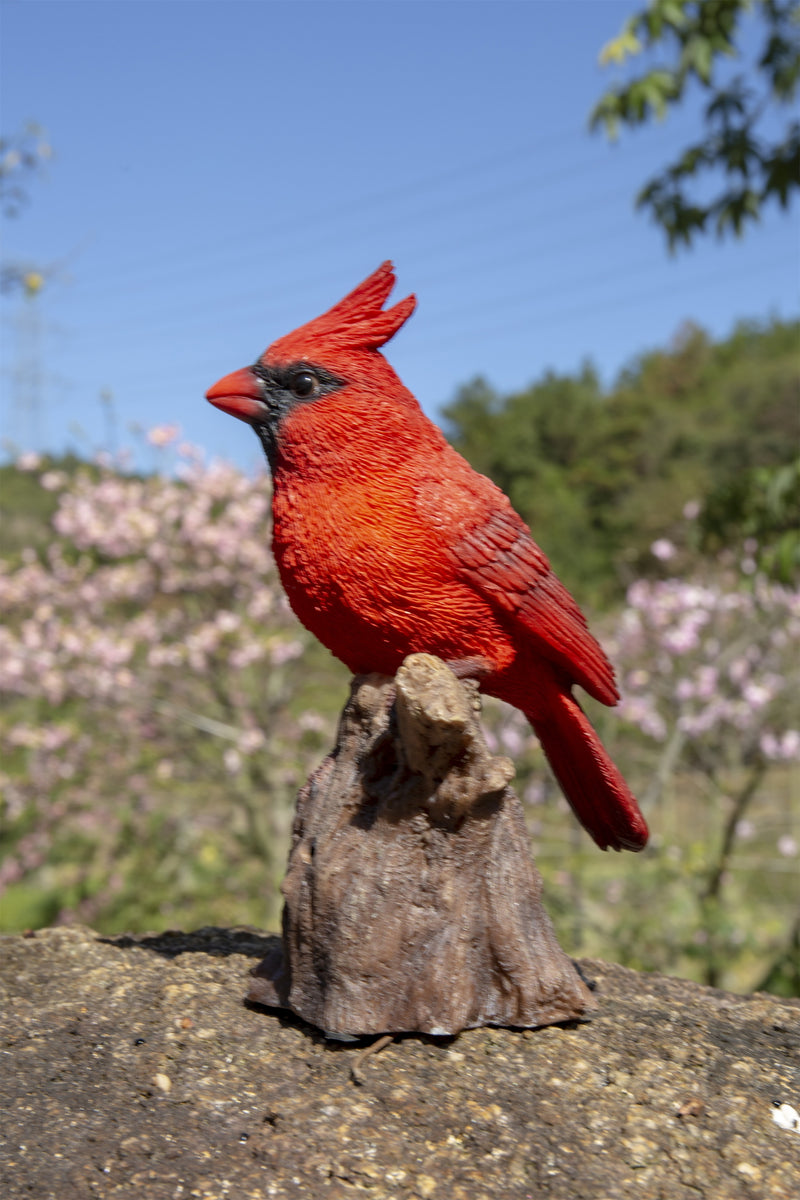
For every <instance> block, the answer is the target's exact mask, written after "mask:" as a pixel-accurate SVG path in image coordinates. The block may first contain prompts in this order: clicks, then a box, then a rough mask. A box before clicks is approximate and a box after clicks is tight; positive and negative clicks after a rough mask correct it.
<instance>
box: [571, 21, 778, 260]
mask: <svg viewBox="0 0 800 1200" xmlns="http://www.w3.org/2000/svg"><path fill="white" fill-rule="evenodd" d="M753 8H755V10H756V12H757V14H758V17H759V18H760V36H761V39H762V41H761V48H760V52H759V54H758V57H757V60H756V62H755V63H753V64H751V65H749V66H748V70H747V74H746V75H743V74H737V75H735V76H734V77H733V78H728V77H727V76H728V74H729V72H727V71H726V65H727V64H729V63H730V62H731V60H732V59H735V58H736V57H737V56H738V54H739V49H738V47H737V40H738V39H739V36H740V32H741V22H742V20H743V18H744V17H745V15H746V13H747V12H748V10H750V11H752V9H753ZM799 17H800V6H798V3H797V0H756V4H755V5H753V4H752V3H750V0H650V3H649V5H648V7H647V8H646V9H645V10H644V11H642V12H639V13H636V14H635V15H634V16H632V17H631V18H630V19H629V20H628V21H627V22H626V23H625V26H624V28H623V30H622V33H621V34H620V35H619V37H617V38H615V39H614V40H613V41H611V42H609V44H608V45H607V46H606V47H605V49H604V51H603V54H602V55H601V61H602V62H604V63H609V62H616V63H622V62H624V61H625V59H627V58H629V57H631V56H635V55H637V54H640V53H642V52H643V51H648V52H650V53H651V54H652V52H654V51H655V52H656V53H658V54H659V55H664V54H666V65H665V64H664V63H663V62H662V61H660V62H659V63H658V64H657V65H656V66H655V67H653V68H651V69H649V70H645V71H644V72H643V73H641V74H639V75H637V76H636V77H635V78H632V79H628V80H627V81H626V82H625V83H622V84H618V85H615V86H613V87H611V88H609V89H608V91H606V92H605V93H604V94H603V96H601V98H600V100H599V101H598V103H597V104H596V106H595V108H594V110H593V112H592V114H591V118H590V122H591V125H592V128H597V126H602V127H603V128H604V129H605V130H606V132H607V133H608V134H609V136H610V137H615V136H616V134H617V132H618V130H619V127H620V125H627V126H629V127H631V128H633V127H635V126H637V125H642V124H644V123H646V122H648V121H651V120H652V118H653V117H663V116H664V114H665V113H666V112H667V110H668V109H669V108H671V107H672V106H674V105H677V104H679V103H680V102H681V100H682V99H683V98H684V96H685V94H686V91H687V89H688V88H689V87H690V86H691V85H695V86H699V87H700V88H701V89H702V90H703V91H704V92H705V93H706V95H707V96H708V100H707V103H706V106H705V110H704V130H703V133H702V136H701V138H700V140H699V141H697V142H695V143H694V144H693V145H691V146H688V147H687V148H686V150H685V151H684V152H683V153H682V154H681V155H680V156H679V157H678V158H677V159H676V161H675V162H673V163H671V164H670V165H669V166H668V167H666V168H665V170H664V171H662V172H661V173H660V174H659V175H657V176H656V177H655V178H654V179H651V180H650V181H649V182H648V183H647V184H645V186H644V187H643V188H642V190H641V191H640V193H639V195H638V197H637V205H638V206H639V207H640V208H644V209H646V210H648V211H649V212H650V213H651V215H652V216H653V217H654V219H655V221H656V223H657V224H658V225H660V226H661V227H662V228H663V230H664V231H665V233H666V235H667V239H668V242H669V245H670V247H671V248H674V247H675V246H676V245H678V244H680V243H681V242H683V243H685V244H686V245H689V244H690V243H691V241H692V239H693V238H694V237H695V235H696V234H698V233H703V232H706V231H707V230H708V228H709V226H710V225H713V226H714V227H715V229H716V232H717V234H719V235H723V234H725V233H728V232H733V233H735V234H737V235H738V234H740V233H742V231H743V229H744V226H745V225H746V223H747V222H749V221H753V220H758V218H759V215H760V213H761V209H762V207H763V205H764V204H765V202H767V201H768V200H771V199H774V200H777V202H778V203H779V204H780V205H781V207H783V208H786V207H787V206H788V203H789V199H790V195H791V193H792V192H793V191H795V190H796V189H797V188H798V187H800V121H798V120H797V119H796V115H795V119H793V120H787V122H786V124H785V126H784V128H783V132H782V136H777V137H776V136H774V135H773V134H772V133H769V132H766V131H765V129H764V118H765V115H766V114H768V113H773V114H774V113H777V112H780V111H781V110H785V109H787V108H788V107H789V106H790V105H791V104H792V102H793V101H794V98H795V96H796V93H797V87H798V82H800V21H799V20H798V18H799ZM738 65H739V64H737V66H738ZM698 184H699V186H698ZM709 184H710V186H711V192H712V194H711V198H710V199H709V198H708V196H709V190H708V185H709Z"/></svg>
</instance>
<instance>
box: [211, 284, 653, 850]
mask: <svg viewBox="0 0 800 1200" xmlns="http://www.w3.org/2000/svg"><path fill="white" fill-rule="evenodd" d="M393 285H394V272H393V270H392V264H391V263H389V262H385V263H384V264H383V265H382V266H380V267H379V268H378V270H377V271H376V272H375V273H374V275H370V277H369V278H368V279H365V280H364V282H363V283H361V284H359V286H358V287H357V288H356V289H355V290H354V291H352V292H351V293H350V295H349V296H345V298H344V300H340V301H339V303H338V304H336V305H334V307H333V308H331V309H330V310H329V311H328V312H326V313H324V314H323V315H322V316H321V317H317V319H316V320H315V321H310V322H309V323H308V324H307V325H303V326H301V328H300V329H296V330H295V331H294V333H290V334H288V335H287V336H286V337H282V338H279V339H278V341H276V342H273V343H272V345H271V346H270V347H269V349H268V350H266V351H265V352H264V354H262V356H261V358H260V359H259V360H258V362H257V363H256V364H255V366H252V367H245V368H244V369H243V370H241V371H235V372H234V373H233V374H232V375H227V376H226V377H225V378H224V379H221V380H220V381H219V383H215V384H214V386H213V387H212V388H211V389H210V391H209V392H208V393H207V398H208V399H209V400H210V401H211V403H212V404H215V405H216V406H217V408H221V409H222V410H223V411H224V412H227V413H231V414H232V415H233V416H235V417H240V418H241V419H242V420H243V421H247V422H248V424H250V425H252V426H253V428H254V430H255V431H256V433H257V434H258V437H259V439H260V441H261V444H262V445H263V447H264V450H265V451H266V455H267V458H268V459H269V463H270V467H271V470H272V478H273V485H274V495H273V501H272V510H273V518H274V526H273V549H274V552H275V560H276V562H277V564H278V569H279V571H280V576H281V580H282V582H283V586H284V587H285V589H286V592H287V595H288V597H289V601H290V603H291V605H292V608H293V609H294V611H295V612H296V613H297V616H298V617H299V618H300V620H301V621H302V622H303V624H304V625H305V626H306V627H307V628H308V629H310V630H311V632H312V633H314V634H315V635H316V636H317V637H318V638H319V639H320V641H321V642H323V644H324V645H326V646H327V647H328V649H329V650H331V651H332V652H333V654H335V655H336V657H337V658H340V659H341V660H342V662H343V663H345V665H346V666H347V667H349V669H350V670H351V671H352V672H354V674H360V673H365V672H369V671H379V672H381V673H382V674H385V675H394V673H395V672H396V670H397V668H398V667H399V666H400V664H401V662H402V661H403V659H404V658H405V656H406V655H407V654H411V653H414V652H419V651H424V652H427V653H430V654H436V655H438V656H439V657H440V658H442V659H444V660H445V661H446V662H448V663H449V664H450V665H451V666H452V667H453V669H454V670H455V671H456V672H457V673H458V674H460V675H461V676H474V677H475V678H477V679H478V680H479V681H480V687H481V690H482V691H484V692H487V693H488V694H489V695H491V696H499V697H500V698H501V699H502V700H507V701H509V703H511V704H513V705H515V706H516V707H517V708H519V709H521V710H522V711H523V712H524V713H525V716H526V717H527V718H528V720H529V721H530V723H531V725H532V726H533V728H534V730H535V731H536V733H537V735H538V737H539V740H540V741H541V743H542V746H543V748H544V752H545V754H546V755H547V757H548V759H549V760H550V765H551V766H552V768H553V771H554V772H555V774H556V777H557V778H558V781H559V783H560V784H561V787H562V788H563V790H564V793H565V795H566V796H567V799H568V800H569V802H570V804H571V805H572V807H573V809H574V810H575V813H576V815H577V817H578V819H579V821H581V823H582V824H583V825H584V826H585V827H586V829H588V831H589V833H590V834H591V835H592V837H593V838H594V840H595V841H596V842H597V844H598V846H601V847H602V848H603V849H605V848H606V847H608V846H613V847H614V849H615V850H619V849H621V848H623V847H625V848H627V849H629V850H640V849H641V848H642V847H643V846H644V845H645V843H646V841H647V825H646V824H645V821H644V818H643V817H642V814H641V813H640V811H639V808H638V806H637V804H636V801H635V799H634V798H633V796H632V795H631V792H630V790H629V789H628V787H627V785H626V783H625V780H624V779H623V778H622V776H621V775H620V773H619V771H618V770H617V769H616V767H615V766H614V764H613V763H612V762H611V760H610V758H609V757H608V755H607V754H606V752H605V750H604V748H603V746H602V744H601V743H600V740H599V739H598V737H597V735H596V733H595V732H594V730H593V728H592V726H591V725H590V724H589V721H588V720H587V718H586V716H585V714H584V712H583V710H582V708H581V707H580V705H579V704H578V702H577V700H575V699H574V697H573V695H572V687H573V685H574V684H576V683H578V684H580V685H581V687H583V688H585V689H586V691H587V692H588V693H589V695H590V696H594V697H595V698H596V699H597V700H600V701H602V703H603V704H609V705H613V704H615V703H616V702H617V700H618V699H619V696H618V693H617V689H616V687H615V685H614V672H613V669H612V667H611V665H610V663H609V662H608V660H607V658H606V657H605V655H604V653H603V651H602V649H601V648H600V646H599V645H598V643H597V642H596V641H595V639H594V638H593V637H592V635H591V633H590V632H589V629H588V627H587V624H586V621H585V619H584V617H583V614H582V613H581V611H580V609H579V608H578V606H577V604H576V603H575V601H574V600H573V599H572V596H571V595H570V594H569V592H568V591H567V590H566V588H565V587H564V586H563V584H562V583H561V582H560V581H559V580H558V579H557V578H556V576H555V575H554V574H553V572H552V571H551V569H550V564H549V562H548V560H547V558H546V557H545V555H544V554H543V553H542V551H541V550H540V549H539V547H538V546H537V545H536V543H535V542H534V540H533V538H532V537H531V534H530V531H529V530H528V527H527V526H526V525H525V524H524V522H523V521H522V519H521V518H520V517H518V516H517V514H516V513H515V512H514V510H513V509H512V507H511V505H510V503H509V501H508V499H507V498H506V496H504V495H503V493H502V492H501V491H500V490H499V489H498V488H497V487H495V485H494V484H493V483H492V482H491V481H490V480H489V479H487V478H486V477H485V476H483V475H479V474H478V473H477V472H476V471H474V470H473V469H472V467H470V466H469V464H468V463H467V462H466V461H465V460H464V459H463V458H462V457H461V456H460V455H459V454H457V453H456V451H455V450H454V449H453V448H452V446H450V445H449V444H448V442H447V441H445V438H444V436H443V435H442V433H441V432H440V430H439V429H438V428H437V427H436V426H435V425H434V424H433V423H432V422H431V421H429V420H428V418H427V417H426V416H425V415H424V413H423V412H422V410H421V409H420V406H419V404H418V403H417V401H416V400H415V398H414V397H413V396H412V395H411V393H410V392H409V391H408V390H407V389H406V388H405V387H403V385H402V383H401V382H400V380H399V379H398V378H397V376H396V375H395V373H394V371H393V370H392V368H391V367H390V366H389V364H388V363H387V361H386V359H385V358H384V357H383V355H382V354H381V353H380V351H379V347H380V346H382V345H383V344H384V342H388V341H389V339H390V338H391V337H392V336H393V335H394V334H395V333H397V331H398V329H399V328H400V326H401V325H403V324H404V322H405V321H406V320H408V318H409V317H410V316H411V313H412V312H413V311H414V307H415V305H416V299H415V297H414V296H408V297H406V299H405V300H401V301H400V303H399V304H395V305H394V307H393V308H389V309H384V307H383V306H384V304H385V302H386V300H387V298H388V296H389V293H390V291H391V290H392V287H393Z"/></svg>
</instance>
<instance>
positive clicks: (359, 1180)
mask: <svg viewBox="0 0 800 1200" xmlns="http://www.w3.org/2000/svg"><path fill="white" fill-rule="evenodd" d="M274 943H275V939H274V938H271V937H269V936H267V935H264V934H259V933H258V932H256V931H254V930H249V929H202V930H199V931H198V932H196V933H166V934H160V935H137V936H126V937H117V938H103V937H101V936H100V935H98V934H96V933H94V932H92V931H91V930H89V929H80V928H61V929H45V930H41V931H39V932H37V933H36V934H35V935H33V936H26V937H23V936H20V937H5V938H2V939H0V1013H1V1014H2V1015H0V1031H1V1032H2V1051H3V1066H2V1070H0V1105H2V1111H3V1120H2V1128H1V1129H0V1138H1V1139H2V1141H0V1194H2V1196H3V1197H5V1198H6V1200H17V1198H18V1197H29V1198H30V1197H35V1198H36V1200H49V1198H51V1197H52V1198H54V1200H55V1198H56V1197H57V1198H58V1200H72V1198H73V1197H75V1198H81V1197H95V1196H101V1197H131V1198H133V1197H137V1198H141V1200H150V1198H152V1200H162V1198H163V1200H167V1198H170V1200H172V1198H175V1200H183V1198H184V1197H202V1198H204V1200H205V1198H208V1200H211V1198H212V1197H231V1200H261V1198H262V1197H264V1198H266V1197H276V1198H277V1200H283V1198H284V1197H286V1198H287V1200H288V1198H292V1197H313V1198H316V1197H323V1198H324V1197H328V1198H330V1200H345V1198H347V1200H351V1198H353V1197H359V1196H362V1195H363V1196H365V1197H369V1198H371V1200H389V1198H390V1197H392V1198H395V1200H411V1198H420V1200H430V1198H431V1197H433V1198H435V1200H439V1198H441V1200H503V1198H506V1197H508V1198H512V1197H513V1198H515V1200H516V1198H519V1200H523V1198H525V1197H540V1196H542V1197H558V1198H563V1200H583V1198H586V1200H617V1198H618V1197H619V1198H622V1197H629V1196H630V1197H633V1196H636V1197H639V1198H642V1197H646V1198H648V1200H650V1198H653V1197H657V1198H659V1200H698V1197H707V1198H714V1200H735V1198H736V1197H748V1198H752V1200H756V1198H757V1200H765V1198H768V1197H780V1198H782V1200H783V1198H785V1200H790V1198H791V1200H793V1198H794V1197H795V1196H796V1195H797V1194H799V1193H798V1179H800V1132H795V1131H793V1130H791V1129H784V1128H781V1127H780V1126H779V1125H778V1124H777V1123H776V1121H775V1119H774V1115H775V1113H776V1107H775V1106H776V1105H778V1104H790V1105H792V1106H793V1107H794V1108H795V1109H800V1006H798V1005H797V1003H794V1002H784V1001H780V1000H778V999H776V998H774V997H770V996H766V995H756V996H750V997H741V996H734V995H730V994H727V993H724V992H717V991H712V990H709V989H707V988H702V987H698V986H696V985H694V984H691V983H687V982H685V981H684V980H680V979H669V978H664V977H660V976H657V975H643V974H638V973H637V972H634V971H629V970H626V969H624V968H622V967H617V966H612V965H610V964H608V963H603V962H598V961H593V960H585V961H583V962H582V963H581V967H582V969H583V971H584V973H585V974H586V975H587V976H588V977H589V978H591V979H593V980H595V981H596V985H597V986H596V991H595V996H596V999H597V1001H598V1004H599V1008H598V1011H597V1013H596V1015H594V1016H593V1017H592V1019H591V1020H589V1021H586V1022H585V1023H581V1024H578V1023H574V1024H572V1025H568V1026H552V1027H549V1028H545V1029H540V1030H526V1031H524V1032H520V1031H514V1030H508V1029H479V1030H472V1031H470V1032H467V1033H463V1034H461V1035H460V1036H459V1037H458V1038H450V1039H442V1038H439V1039H436V1038H432V1037H418V1036H407V1037H404V1038H402V1039H399V1040H397V1041H395V1042H394V1044H392V1045H390V1046H388V1047H387V1048H386V1049H384V1050H383V1051H382V1052H381V1053H380V1054H377V1055H375V1056H373V1057H371V1058H368V1059H366V1061H365V1062H364V1063H363V1065H362V1067H361V1078H362V1083H361V1084H358V1083H356V1082H354V1081H353V1078H352V1076H351V1067H352V1066H353V1064H354V1062H355V1059H356V1057H357V1055H358V1053H359V1050H360V1048H361V1047H362V1046H363V1045H364V1044H365V1043H358V1044H356V1045H355V1046H353V1045H344V1046H343V1045H341V1044H336V1043H331V1042H326V1041H325V1040H324V1039H323V1037H322V1036H321V1035H320V1034H319V1033H318V1032H317V1031H316V1030H314V1029H312V1028H311V1027H309V1026H307V1025H304V1024H303V1023H302V1022H301V1021H300V1020H299V1019H297V1018H295V1017H292V1016H291V1015H288V1014H279V1013H276V1012H271V1011H268V1010H266V1009H261V1008H258V1007H257V1006H252V1007H247V1006H246V1005H245V1003H244V1002H243V999H242V997H243V996H244V994H245V993H246V990H247V985H248V971H249V970H250V968H251V967H252V966H253V965H254V964H255V963H256V962H257V961H258V960H259V959H261V958H262V957H263V956H264V955H265V954H266V953H267V951H268V950H269V949H270V947H271V946H273V945H274Z"/></svg>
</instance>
